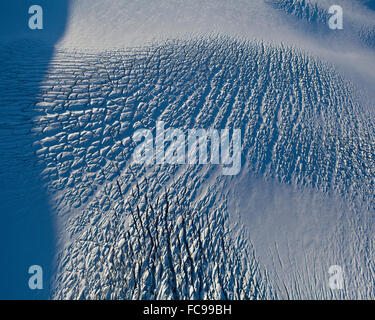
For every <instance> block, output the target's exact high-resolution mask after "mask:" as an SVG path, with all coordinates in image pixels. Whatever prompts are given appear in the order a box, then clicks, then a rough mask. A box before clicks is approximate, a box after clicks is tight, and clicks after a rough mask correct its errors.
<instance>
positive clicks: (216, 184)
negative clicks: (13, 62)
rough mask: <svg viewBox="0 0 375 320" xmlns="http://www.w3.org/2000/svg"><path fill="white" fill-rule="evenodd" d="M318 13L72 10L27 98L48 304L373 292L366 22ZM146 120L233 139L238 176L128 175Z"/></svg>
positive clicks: (210, 7)
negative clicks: (334, 276) (49, 224)
mask: <svg viewBox="0 0 375 320" xmlns="http://www.w3.org/2000/svg"><path fill="white" fill-rule="evenodd" d="M315 4H316V6H315ZM329 4H331V2H330V1H311V2H308V1H302V0H301V1H300V0H293V1H292V0H284V1H281V0H274V1H271V0H269V1H261V0H257V1H251V2H250V1H236V2H231V3H228V2H227V1H199V2H198V1H190V2H186V1H185V2H183V1H172V0H171V1H167V2H166V1H154V2H152V4H150V3H149V2H147V3H146V1H129V2H123V1H111V2H108V3H106V2H105V1H86V0H79V1H71V11H70V16H69V19H68V24H67V29H66V32H65V34H64V37H63V38H62V40H61V41H60V42H59V45H58V50H57V51H56V53H55V55H54V57H53V59H52V60H51V61H47V60H48V59H47V60H46V61H45V63H47V62H49V67H48V72H47V74H46V76H45V78H44V80H43V82H42V83H40V84H38V88H39V91H38V95H37V98H36V102H30V105H31V109H30V110H31V111H32V114H33V122H32V127H33V128H32V130H31V132H32V136H31V137H32V141H33V143H32V145H33V148H34V151H35V155H36V157H37V159H39V164H40V165H41V169H40V171H38V172H41V176H42V178H43V179H44V182H45V185H46V187H47V194H48V196H49V200H50V203H51V204H52V206H53V209H52V212H53V213H54V215H55V217H56V218H55V219H56V220H55V221H56V228H57V231H56V235H57V239H58V249H57V252H56V262H57V263H58V270H57V273H56V279H55V280H56V281H55V285H54V291H53V297H55V298H70V299H77V298H81V299H87V298H114V299H115V298H133V299H137V298H249V299H264V298H332V297H333V298H334V297H338V298H371V297H373V295H374V288H373V282H374V281H373V270H374V269H373V263H372V256H373V249H372V248H373V230H372V214H373V211H374V196H373V195H374V164H373V157H374V138H373V137H374V134H373V133H374V132H373V131H374V129H373V125H372V121H373V119H374V116H373V101H374V96H373V95H372V94H371V88H372V87H373V85H374V84H375V78H374V75H373V74H372V72H371V70H374V61H375V60H374V53H373V38H372V31H371V30H373V29H372V28H373V27H374V26H373V24H372V23H373V21H374V20H373V17H374V12H373V11H372V10H371V9H369V8H368V7H366V6H364V5H361V4H353V3H352V2H350V1H341V4H342V5H343V7H344V12H345V17H346V18H345V19H348V20H345V21H348V25H346V26H347V27H345V29H344V31H343V32H340V31H338V32H333V31H331V30H329V29H328V28H327V26H326V21H325V18H326V17H325V16H324V14H323V13H324V12H325V10H327V8H328V6H329ZM310 6H314V7H313V8H317V11H316V12H318V14H314V10H315V9H314V10H311V8H312V7H310ZM320 13H322V14H320ZM311 14H312V15H311ZM253 39H257V40H256V41H252V40H253ZM249 40H250V41H249ZM134 45H137V47H133V48H131V47H132V46H134ZM10 50H12V48H10ZM14 50H15V49H14ZM17 81H19V82H20V83H24V81H23V80H22V78H20V79H19V80H17ZM359 88H360V89H361V91H359ZM7 94H8V95H7V96H6V97H7V98H8V99H9V100H11V99H12V97H13V96H14V93H13V92H9V93H7ZM12 103H14V105H19V107H21V106H22V104H23V102H22V101H20V100H18V101H17V100H15V101H14V102H12ZM157 120H163V121H165V122H166V125H167V126H169V127H178V128H181V129H185V130H186V129H189V128H194V127H195V128H205V129H208V128H218V129H221V128H241V130H242V159H243V163H242V171H241V173H240V175H238V176H234V177H224V176H222V175H221V168H220V166H161V167H160V166H153V167H149V168H142V167H139V166H134V165H131V155H132V151H133V150H134V145H133V144H132V142H131V139H130V137H131V136H132V133H133V132H134V131H135V130H136V129H138V128H149V129H153V128H155V123H156V121H157ZM25 134H26V133H24V135H25ZM21 138H22V135H21ZM27 144H28V145H30V144H31V141H27ZM145 178H146V179H145ZM137 184H138V186H137ZM14 190H16V187H15V188H14ZM166 194H167V197H166ZM158 199H159V200H158ZM182 199H183V201H184V202H183V203H182V204H180V203H181V202H182ZM166 207H168V208H169V209H168V210H167V211H166ZM151 208H152V209H151ZM154 208H155V212H156V213H154V212H153V209H154ZM166 212H168V214H166ZM138 214H139V215H138ZM157 216H159V217H160V219H161V220H163V221H164V226H163V227H161V229H160V227H159V224H158V220H155V219H156V217H157ZM182 217H185V219H186V221H185V220H183V218H182ZM184 221H185V222H184ZM148 227H149V228H150V229H151V230H152V232H148V230H147V229H148ZM165 230H168V232H165ZM150 233H151V234H152V235H155V237H156V238H154V237H153V236H152V235H151V236H150ZM156 235H158V236H156ZM157 239H159V240H160V243H159V245H158V246H155V245H154V243H156V242H158V241H159V240H157ZM250 243H252V245H253V246H251V245H250ZM156 248H157V249H156ZM245 249H246V250H245ZM192 261H193V262H192ZM333 264H339V265H341V266H342V267H343V269H344V271H345V288H344V290H342V291H332V290H330V289H329V287H328V277H329V274H328V268H329V266H330V265H333ZM124 275H125V276H124ZM119 279H121V280H119Z"/></svg>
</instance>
